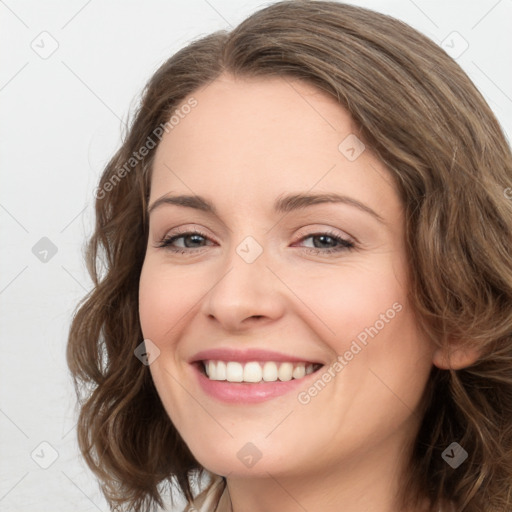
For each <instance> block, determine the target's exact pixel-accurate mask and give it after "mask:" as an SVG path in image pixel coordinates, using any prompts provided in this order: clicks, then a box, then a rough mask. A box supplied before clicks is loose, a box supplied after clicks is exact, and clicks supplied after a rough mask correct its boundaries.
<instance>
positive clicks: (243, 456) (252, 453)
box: [236, 443, 263, 468]
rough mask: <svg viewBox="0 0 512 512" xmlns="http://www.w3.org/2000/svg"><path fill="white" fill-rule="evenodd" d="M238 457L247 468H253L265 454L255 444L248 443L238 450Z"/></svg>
mask: <svg viewBox="0 0 512 512" xmlns="http://www.w3.org/2000/svg"><path fill="white" fill-rule="evenodd" d="M236 456H237V457H238V458H239V460H240V461H241V462H242V463H243V464H244V465H245V466H247V467H248V468H252V467H253V466H254V465H255V464H256V462H258V461H259V460H260V459H261V457H262V456H263V454H262V453H261V452H260V451H259V450H258V448H256V446H255V445H254V444H252V443H246V444H244V446H242V448H240V450H238V452H237V454H236Z"/></svg>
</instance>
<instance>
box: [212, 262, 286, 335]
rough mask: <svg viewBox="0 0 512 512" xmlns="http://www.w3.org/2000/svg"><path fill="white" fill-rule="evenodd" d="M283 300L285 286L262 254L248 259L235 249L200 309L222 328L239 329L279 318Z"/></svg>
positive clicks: (281, 312) (283, 306)
mask: <svg viewBox="0 0 512 512" xmlns="http://www.w3.org/2000/svg"><path fill="white" fill-rule="evenodd" d="M219 274H220V273H219ZM285 302H286V297H285V287H284V285H283V283H282V282H281V281H280V280H279V279H278V278H277V277H276V274H275V273H274V272H273V271H271V270H270V269H269V268H268V267H267V261H266V258H265V257H264V254H262V255H261V256H260V257H259V258H258V259H257V260H256V261H254V262H252V263H247V262H246V261H244V260H243V259H242V258H241V257H239V255H238V254H236V253H234V254H233V256H232V257H231V258H230V260H229V264H228V266H227V268H226V267H223V272H222V274H220V275H219V276H218V280H217V281H216V283H215V284H214V285H213V287H212V288H211V290H210V292H209V293H208V294H207V296H206V297H205V300H204V301H203V313H204V314H205V315H207V316H208V318H209V319H210V320H213V321H216V322H217V323H218V324H219V325H220V326H221V327H222V328H223V329H224V330H226V331H238V332H240V331H244V330H247V329H248V328H251V327H254V326H255V325H265V324H268V323H271V322H273V321H275V320H277V319H279V318H280V317H281V316H282V315H283V314H284V310H285Z"/></svg>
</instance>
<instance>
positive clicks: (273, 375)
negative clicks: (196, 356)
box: [203, 360, 315, 382]
mask: <svg viewBox="0 0 512 512" xmlns="http://www.w3.org/2000/svg"><path fill="white" fill-rule="evenodd" d="M203 364H204V368H205V371H206V375H208V377H209V379H210V380H227V381H228V382H260V381H261V380H262V379H263V380H264V381H266V382H274V381H276V380H277V379H279V380H281V381H287V380H292V379H300V378H302V377H304V375H308V374H310V373H313V371H315V365H314V364H312V363H274V362H273V361H268V362H265V363H264V362H259V361H251V362H248V363H239V362H237V361H211V360H210V361H203Z"/></svg>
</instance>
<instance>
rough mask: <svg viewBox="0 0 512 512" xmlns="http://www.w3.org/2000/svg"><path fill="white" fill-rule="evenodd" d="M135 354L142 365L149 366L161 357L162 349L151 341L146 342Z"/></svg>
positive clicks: (140, 345) (141, 344)
mask: <svg viewBox="0 0 512 512" xmlns="http://www.w3.org/2000/svg"><path fill="white" fill-rule="evenodd" d="M133 353H134V354H135V357H136V358H137V359H138V360H139V361H140V362H141V363H142V364H144V365H146V366H149V365H150V364H151V363H152V362H153V361H154V360H155V359H156V358H157V357H158V356H159V355H160V349H159V348H158V347H157V346H156V345H155V344H154V343H153V342H152V341H151V340H144V341H143V342H142V343H140V344H139V345H137V348H136V349H135V350H134V351H133Z"/></svg>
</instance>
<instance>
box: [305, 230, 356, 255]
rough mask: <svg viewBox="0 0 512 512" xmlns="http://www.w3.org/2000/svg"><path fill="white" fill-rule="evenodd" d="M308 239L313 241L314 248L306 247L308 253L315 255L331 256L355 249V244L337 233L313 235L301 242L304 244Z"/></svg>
mask: <svg viewBox="0 0 512 512" xmlns="http://www.w3.org/2000/svg"><path fill="white" fill-rule="evenodd" d="M308 239H311V240H312V241H313V247H305V249H306V250H307V251H308V252H313V253H314V254H330V253H333V252H340V251H347V250H351V249H354V248H355V244H354V242H352V241H351V240H347V239H345V238H342V237H341V236H339V235H337V234H336V233H332V232H330V231H327V232H320V233H311V234H309V235H306V236H304V237H302V238H301V239H300V241H302V242H304V241H305V240H308Z"/></svg>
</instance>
